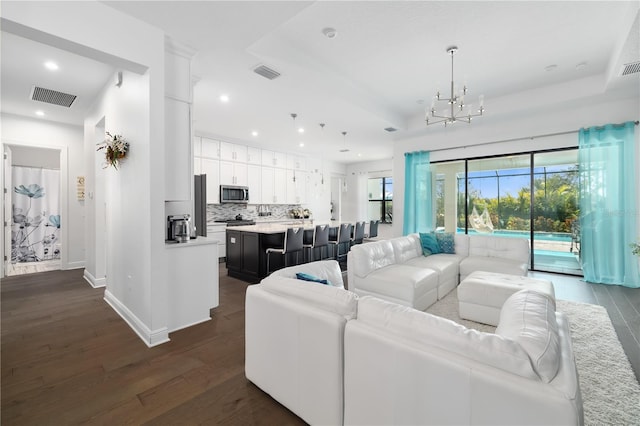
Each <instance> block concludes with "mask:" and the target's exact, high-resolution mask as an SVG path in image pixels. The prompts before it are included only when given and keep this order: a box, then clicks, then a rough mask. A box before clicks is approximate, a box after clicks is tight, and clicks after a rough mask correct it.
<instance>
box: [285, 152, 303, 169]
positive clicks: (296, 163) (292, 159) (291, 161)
mask: <svg viewBox="0 0 640 426" xmlns="http://www.w3.org/2000/svg"><path fill="white" fill-rule="evenodd" d="M305 165H306V162H305V158H304V157H300V156H298V155H293V154H287V169H289V170H306V167H305Z"/></svg>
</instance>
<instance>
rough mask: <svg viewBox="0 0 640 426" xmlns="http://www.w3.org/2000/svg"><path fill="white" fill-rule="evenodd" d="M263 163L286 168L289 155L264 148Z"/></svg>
mask: <svg viewBox="0 0 640 426" xmlns="http://www.w3.org/2000/svg"><path fill="white" fill-rule="evenodd" d="M262 165H263V166H268V167H279V168H285V167H286V166H287V155H286V154H284V153H282V152H277V151H268V150H266V149H263V150H262Z"/></svg>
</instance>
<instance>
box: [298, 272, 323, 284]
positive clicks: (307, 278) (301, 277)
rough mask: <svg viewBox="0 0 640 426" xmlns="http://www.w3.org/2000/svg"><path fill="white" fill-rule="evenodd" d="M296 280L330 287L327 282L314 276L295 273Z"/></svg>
mask: <svg viewBox="0 0 640 426" xmlns="http://www.w3.org/2000/svg"><path fill="white" fill-rule="evenodd" d="M296 278H297V279H299V280H303V281H311V282H314V283H320V284H326V285H331V283H330V282H329V281H328V280H325V279H323V278H319V277H316V276H315V275H311V274H306V273H304V272H297V273H296Z"/></svg>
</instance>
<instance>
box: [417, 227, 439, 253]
mask: <svg viewBox="0 0 640 426" xmlns="http://www.w3.org/2000/svg"><path fill="white" fill-rule="evenodd" d="M420 244H421V245H422V254H424V255H425V256H429V255H431V254H438V253H440V246H439V245H438V240H437V239H436V235H435V234H434V233H433V232H430V233H422V232H421V233H420Z"/></svg>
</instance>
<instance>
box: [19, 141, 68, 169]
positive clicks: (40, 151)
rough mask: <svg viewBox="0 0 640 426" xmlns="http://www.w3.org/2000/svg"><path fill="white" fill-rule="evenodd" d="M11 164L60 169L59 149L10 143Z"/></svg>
mask: <svg viewBox="0 0 640 426" xmlns="http://www.w3.org/2000/svg"><path fill="white" fill-rule="evenodd" d="M11 165H12V166H23V167H41V168H43V169H52V170H60V150H59V149H50V148H36V147H32V146H27V145H12V147H11Z"/></svg>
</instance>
